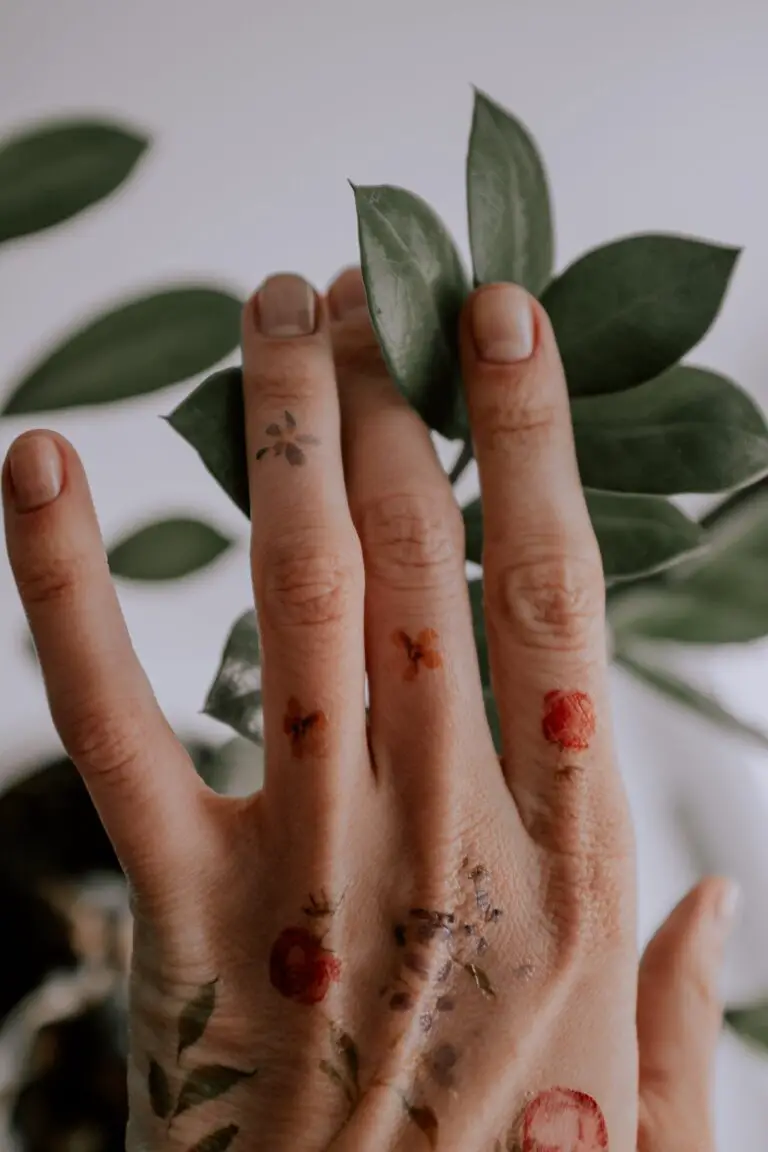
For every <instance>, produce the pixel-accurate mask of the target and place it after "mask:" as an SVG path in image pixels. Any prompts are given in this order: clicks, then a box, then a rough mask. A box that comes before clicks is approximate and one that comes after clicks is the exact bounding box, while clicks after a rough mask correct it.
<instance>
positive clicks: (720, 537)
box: [610, 491, 768, 644]
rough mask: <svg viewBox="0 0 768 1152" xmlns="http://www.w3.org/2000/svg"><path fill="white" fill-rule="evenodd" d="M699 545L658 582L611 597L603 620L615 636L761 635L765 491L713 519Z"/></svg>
mask: <svg viewBox="0 0 768 1152" xmlns="http://www.w3.org/2000/svg"><path fill="white" fill-rule="evenodd" d="M704 540H705V544H706V547H705V548H703V549H702V550H701V552H700V553H699V555H697V556H696V557H695V558H692V559H690V560H686V561H685V562H684V563H683V564H681V565H680V566H679V567H677V568H674V569H672V570H671V571H669V572H668V573H666V574H665V576H664V579H663V580H655V581H651V582H650V583H649V584H647V585H640V586H638V587H637V588H629V589H627V590H626V591H622V592H620V593H619V594H617V596H616V597H615V599H614V600H613V601H612V603H611V605H610V617H611V622H612V624H613V627H614V629H615V630H616V632H617V634H618V635H620V636H644V637H648V638H652V639H656V640H674V641H680V642H683V643H693V644H696V643H698V644H738V643H746V642H747V641H750V640H757V639H760V638H761V637H763V636H766V635H768V594H767V593H768V491H760V492H758V493H757V494H756V495H755V496H754V497H753V498H752V499H751V500H750V501H748V502H746V503H744V504H743V505H740V506H738V507H736V508H735V509H734V510H733V512H732V513H731V514H730V515H727V516H725V517H723V518H722V519H721V520H718V521H717V523H716V524H715V525H714V526H713V527H712V528H711V529H710V530H709V531H708V532H706V533H705V536H704Z"/></svg>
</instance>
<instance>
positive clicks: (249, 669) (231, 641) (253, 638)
mask: <svg viewBox="0 0 768 1152" xmlns="http://www.w3.org/2000/svg"><path fill="white" fill-rule="evenodd" d="M203 711H204V712H205V714H206V715H208V716H212V717H213V718H214V720H220V721H221V723H222V724H227V725H229V727H230V728H232V729H234V731H235V732H237V733H238V734H239V735H240V736H245V737H246V739H248V740H252V741H253V743H254V744H261V743H262V742H263V732H264V725H263V716H262V709H261V647H260V644H259V629H258V625H257V622H256V613H255V612H254V610H253V609H252V608H251V609H249V610H248V611H246V612H244V613H243V614H242V616H240V617H238V619H237V620H236V621H235V623H234V625H233V626H232V630H231V631H230V633H229V636H228V637H227V642H226V644H225V645H224V652H223V654H222V657H221V663H220V665H219V669H218V672H217V673H216V677H215V679H214V681H213V684H212V685H211V688H210V691H209V692H208V698H207V699H206V702H205V707H204V709H203Z"/></svg>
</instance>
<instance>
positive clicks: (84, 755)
mask: <svg viewBox="0 0 768 1152" xmlns="http://www.w3.org/2000/svg"><path fill="white" fill-rule="evenodd" d="M61 713H62V715H61V718H60V722H59V724H58V727H59V731H60V733H61V738H62V742H63V744H64V747H65V748H66V750H67V752H68V754H69V756H70V757H71V758H72V760H73V761H74V763H75V764H76V765H77V766H78V768H80V769H81V771H83V772H84V773H86V774H90V775H98V776H100V777H105V776H110V777H115V778H118V779H121V780H122V779H125V778H126V777H129V776H130V775H131V773H132V770H133V768H134V766H135V765H136V764H137V763H138V762H139V760H140V758H141V754H142V749H143V747H144V745H145V743H146V735H145V733H144V729H143V724H142V720H141V717H140V714H139V713H138V711H133V710H132V709H131V707H130V705H129V704H125V705H121V710H120V714H119V716H118V715H116V714H114V713H112V714H111V713H110V709H109V708H108V707H107V706H105V705H104V704H103V702H100V701H98V700H94V701H92V702H90V703H88V704H84V705H83V704H80V705H78V706H77V707H68V706H67V705H66V704H64V706H63V707H62V708H61Z"/></svg>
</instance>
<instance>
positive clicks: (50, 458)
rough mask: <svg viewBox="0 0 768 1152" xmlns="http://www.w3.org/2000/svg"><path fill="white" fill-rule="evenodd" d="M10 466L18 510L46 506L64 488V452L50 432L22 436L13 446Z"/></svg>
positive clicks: (31, 509) (30, 510) (14, 499)
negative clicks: (48, 434)
mask: <svg viewBox="0 0 768 1152" xmlns="http://www.w3.org/2000/svg"><path fill="white" fill-rule="evenodd" d="M8 468H9V472H10V479H11V490H12V493H13V502H14V504H15V506H16V511H17V512H32V511H34V509H35V508H42V507H43V505H45V504H50V502H51V501H52V500H55V499H56V497H57V496H58V494H59V492H61V485H62V479H63V468H62V461H61V453H60V452H59V449H58V445H57V444H56V443H55V441H54V440H52V439H51V437H50V436H46V435H44V434H43V433H41V432H38V433H35V434H34V435H32V436H22V437H21V438H20V439H19V440H17V441H16V443H15V444H14V445H13V446H12V447H11V451H10V453H9V455H8Z"/></svg>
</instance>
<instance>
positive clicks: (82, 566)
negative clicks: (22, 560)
mask: <svg viewBox="0 0 768 1152" xmlns="http://www.w3.org/2000/svg"><path fill="white" fill-rule="evenodd" d="M86 569H87V565H86V563H85V561H84V560H83V559H82V558H79V557H68V558H67V559H61V558H57V557H48V558H47V559H46V560H45V562H44V563H39V562H35V563H30V564H21V565H19V566H18V567H17V573H16V580H17V583H18V587H19V595H20V596H21V599H22V601H23V602H24V604H26V605H27V606H28V607H32V608H34V607H37V606H38V605H42V604H57V603H62V602H64V601H68V600H71V599H72V598H73V596H74V595H75V593H76V590H77V588H78V587H79V586H80V585H81V584H82V583H83V582H84V579H85V576H86Z"/></svg>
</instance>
